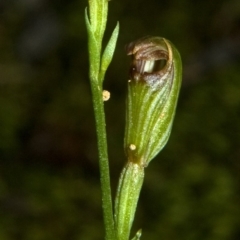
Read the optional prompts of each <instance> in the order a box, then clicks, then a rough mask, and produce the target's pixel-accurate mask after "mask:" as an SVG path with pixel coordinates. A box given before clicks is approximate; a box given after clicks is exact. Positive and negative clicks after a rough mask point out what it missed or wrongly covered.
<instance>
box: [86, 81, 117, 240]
mask: <svg viewBox="0 0 240 240" xmlns="http://www.w3.org/2000/svg"><path fill="white" fill-rule="evenodd" d="M91 89H92V95H93V107H94V114H95V121H96V130H97V139H98V152H99V165H100V179H101V189H102V206H103V217H104V225H105V234H106V235H105V239H106V240H115V239H116V238H115V230H114V220H113V207H112V197H111V196H112V195H111V187H110V174H109V164H108V153H107V137H106V123H105V113H104V105H103V100H102V89H101V87H100V86H99V84H98V82H97V81H95V79H91Z"/></svg>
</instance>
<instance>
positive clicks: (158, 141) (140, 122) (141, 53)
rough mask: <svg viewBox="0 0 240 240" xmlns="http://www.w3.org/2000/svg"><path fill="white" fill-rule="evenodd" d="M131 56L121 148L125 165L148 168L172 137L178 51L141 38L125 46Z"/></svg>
mask: <svg viewBox="0 0 240 240" xmlns="http://www.w3.org/2000/svg"><path fill="white" fill-rule="evenodd" d="M127 54H128V55H132V63H131V68H130V79H129V81H128V96H127V113H126V128H125V139H124V147H125V152H126V155H127V157H128V161H130V162H133V163H137V164H139V165H142V166H147V165H148V163H149V162H150V161H151V160H152V159H153V158H154V157H155V156H156V155H157V154H158V153H159V151H160V150H161V149H162V148H163V147H164V146H165V144H166V143H167V141H168V138H169V136H170V133H171V128H172V123H173V119H174V115H175V110H176V105H177V99H178V95H179V90H180V86H181V78H182V65H181V58H180V55H179V53H178V51H177V49H176V48H175V47H174V46H173V45H172V43H170V42H169V41H168V40H166V39H164V38H161V37H149V36H148V37H144V38H141V39H139V40H137V41H135V42H132V43H130V44H129V45H127Z"/></svg>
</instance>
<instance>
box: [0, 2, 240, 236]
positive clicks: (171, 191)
mask: <svg viewBox="0 0 240 240" xmlns="http://www.w3.org/2000/svg"><path fill="white" fill-rule="evenodd" d="M0 5H1V6H0V7H1V19H0V35H1V38H0V239H4V240H14V239H16V240H21V239H23V240H28V239H31V240H48V239H49V240H50V239H51V240H53V239H59V240H60V239H72V240H73V239H86V240H97V239H102V238H103V225H102V224H103V223H102V212H101V195H100V185H99V180H98V178H99V173H98V161H97V153H96V136H95V129H94V120H93V111H92V106H91V97H90V88H89V82H88V55H87V34H86V29H85V25H84V8H85V6H87V1H86V2H85V1H82V0H71V1H67V0H65V1H61V3H60V2H59V1H50V2H49V1H40V0H39V1H32V2H31V1H23V0H21V1H20V0H19V1H7V0H5V1H2V3H1V4H0ZM109 5H110V6H109V7H110V12H109V22H108V27H107V29H108V31H107V35H108V36H109V34H110V32H111V31H112V29H113V27H114V24H115V23H116V21H117V20H119V21H120V24H121V32H120V38H119V42H118V46H117V50H116V54H115V56H114V59H113V63H112V64H111V66H110V68H109V71H108V72H107V76H106V81H105V88H106V89H107V90H109V91H110V92H111V99H110V101H109V102H106V104H105V105H106V114H107V128H108V134H109V154H110V161H111V162H110V165H111V175H112V182H113V183H112V185H113V188H114V189H115V188H116V183H117V180H118V175H119V172H120V170H121V168H122V166H123V163H124V161H125V157H124V154H123V146H122V145H123V131H124V117H125V110H124V105H125V94H126V82H127V71H128V70H127V69H128V63H129V61H128V59H127V57H126V56H125V52H124V50H123V49H124V45H125V44H126V43H128V42H130V41H132V40H134V39H136V38H138V37H141V36H144V35H157V36H163V37H166V38H168V39H170V40H171V41H172V42H174V44H175V45H176V46H177V48H178V49H179V51H180V53H181V55H182V58H183V63H184V65H183V70H184V77H183V87H182V90H181V94H180V100H179V104H178V109H177V114H176V118H175V123H174V126H173V132H172V135H171V137H170V141H169V143H168V145H167V147H166V148H165V149H164V150H163V151H162V153H160V155H159V156H157V157H156V159H155V160H153V162H152V163H151V164H150V166H149V167H148V168H147V169H146V180H145V183H144V186H143V190H142V194H141V198H140V202H139V208H138V211H137V217H136V222H135V225H134V228H135V229H133V230H134V231H135V230H138V229H139V228H140V227H142V228H143V236H142V239H151V240H155V239H156V240H158V239H164V240H181V239H182V240H185V239H187V240H203V239H204V240H210V239H211V240H215V239H216V240H228V239H231V240H238V239H240V230H239V229H240V205H239V202H240V188H239V186H240V175H239V172H240V161H239V160H240V150H239V149H240V148H239V142H240V125H239V119H240V94H239V89H240V80H239V79H240V69H239V58H240V51H239V49H240V47H239V42H240V41H239V39H240V26H239V22H240V17H239V16H240V6H239V1H237V0H231V1H226V0H221V1H217V0H214V1H190V0H184V1H177V0H173V1H158V0H149V1H148V2H146V1H143V0H133V1H118V0H114V1H110V3H109Z"/></svg>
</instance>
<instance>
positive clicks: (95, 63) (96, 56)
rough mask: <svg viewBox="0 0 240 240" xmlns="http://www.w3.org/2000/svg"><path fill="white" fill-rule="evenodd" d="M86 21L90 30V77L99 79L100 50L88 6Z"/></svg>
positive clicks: (95, 79)
mask: <svg viewBox="0 0 240 240" xmlns="http://www.w3.org/2000/svg"><path fill="white" fill-rule="evenodd" d="M85 22H86V27H87V32H88V49H89V62H90V68H89V69H90V78H91V79H94V81H98V79H99V78H98V77H99V76H98V74H99V68H100V50H99V47H98V44H97V40H96V38H95V35H94V32H93V30H92V26H91V23H90V22H89V18H88V13H87V8H86V9H85Z"/></svg>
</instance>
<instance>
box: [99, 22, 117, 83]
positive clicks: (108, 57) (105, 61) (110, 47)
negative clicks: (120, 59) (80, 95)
mask: <svg viewBox="0 0 240 240" xmlns="http://www.w3.org/2000/svg"><path fill="white" fill-rule="evenodd" d="M118 33H119V23H117V25H116V27H115V29H114V30H113V32H112V35H111V37H110V40H109V41H108V44H107V46H106V48H105V50H104V52H103V55H102V61H101V70H100V81H101V82H102V81H103V80H104V76H105V73H106V70H107V69H108V66H109V64H110V63H111V61H112V58H113V53H114V51H115V47H116V43H117V38H118Z"/></svg>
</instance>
